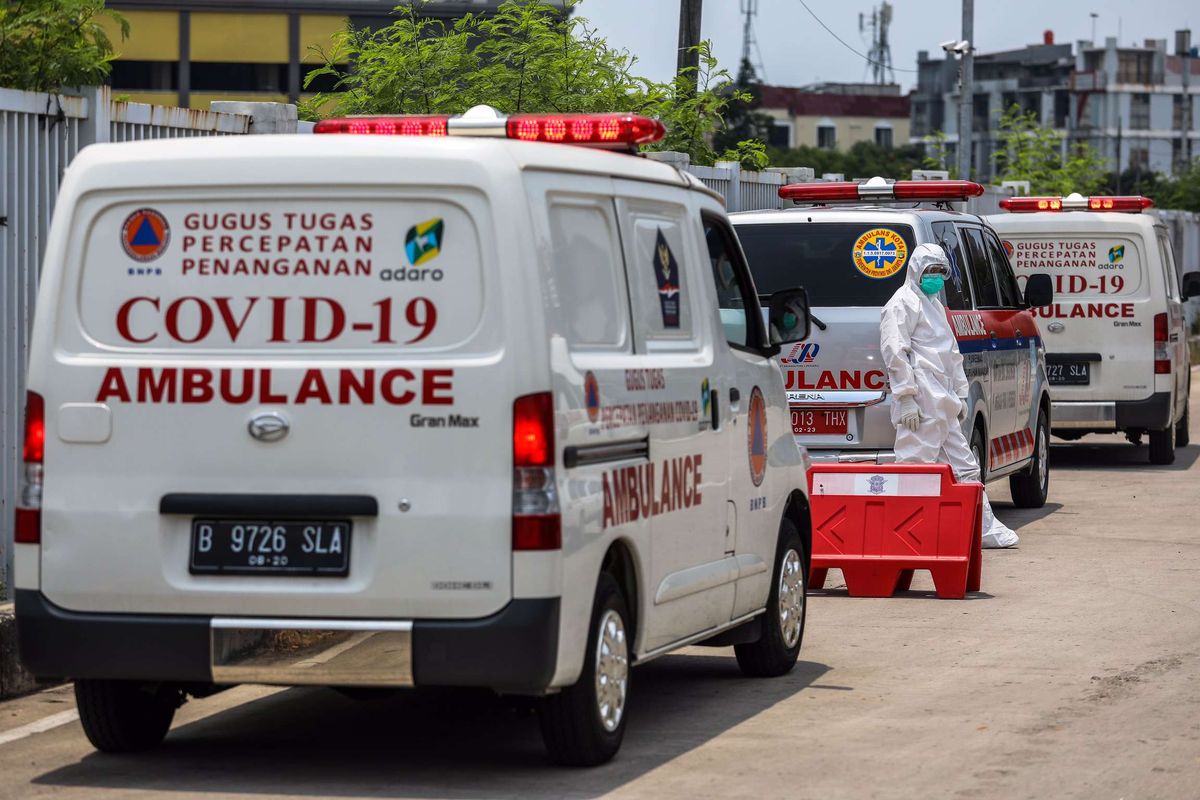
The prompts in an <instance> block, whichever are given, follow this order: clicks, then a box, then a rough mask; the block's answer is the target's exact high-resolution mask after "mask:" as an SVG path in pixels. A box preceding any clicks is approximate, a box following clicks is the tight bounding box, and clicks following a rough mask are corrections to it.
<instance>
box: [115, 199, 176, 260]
mask: <svg viewBox="0 0 1200 800" xmlns="http://www.w3.org/2000/svg"><path fill="white" fill-rule="evenodd" d="M170 241H171V228H170V226H169V225H167V220H166V217H164V216H163V215H162V214H160V213H158V212H157V211H155V210H154V209H152V208H139V209H138V210H137V211H135V212H133V213H132V214H130V215H129V216H128V217H126V218H125V224H124V225H122V226H121V247H123V248H125V255H127V256H129V257H130V258H132V259H133V260H134V261H139V262H141V263H145V262H147V261H153V260H154V259H156V258H158V257H159V256H161V255H162V254H163V251H165V250H166V249H167V243H168V242H170Z"/></svg>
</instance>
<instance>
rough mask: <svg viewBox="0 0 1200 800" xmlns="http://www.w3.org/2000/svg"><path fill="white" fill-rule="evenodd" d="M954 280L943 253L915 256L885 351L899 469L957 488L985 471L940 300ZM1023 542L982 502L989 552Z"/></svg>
mask: <svg viewBox="0 0 1200 800" xmlns="http://www.w3.org/2000/svg"><path fill="white" fill-rule="evenodd" d="M949 276H950V262H949V261H948V260H947V258H946V253H945V251H943V250H942V248H940V247H938V246H937V245H934V244H921V245H917V246H916V247H915V248H913V251H912V255H911V256H910V257H909V259H908V275H907V277H906V280H905V281H904V285H903V286H901V287H900V288H899V289H897V290H896V293H895V294H894V295H892V297H891V299H890V300H888V302H887V304H886V305H885V306H884V307H883V312H882V314H881V315H880V323H879V346H880V348H881V349H882V350H883V363H884V364H885V365H886V366H887V371H888V378H889V380H890V382H891V387H892V395H893V402H892V424H893V425H895V426H896V461H897V463H900V464H934V463H943V464H949V465H950V468H951V469H952V470H953V471H954V478H955V480H958V481H978V480H979V479H980V472H979V463H978V462H977V461H976V460H975V456H974V454H973V453H972V452H971V447H970V445H969V444H968V443H967V438H966V436H964V435H963V431H962V422H963V420H964V419H966V414H967V396H968V394H969V392H970V384H969V383H967V376H966V373H964V372H963V359H962V355H961V354H959V352H958V342H957V341H956V340H955V338H954V332H953V331H952V330H951V329H950V320H949V319H947V317H946V309H945V307H944V306H943V305H942V303H941V300H940V299H939V295H940V294H941V291H942V286H943V284H944V283H945V281H946V278H947V277H949ZM1016 543H1017V534H1016V532H1015V531H1013V530H1012V529H1011V528H1009V527H1008V526H1006V525H1005V524H1004V523H1003V522H1000V520H998V519H996V517H995V515H994V514H992V505H991V503H989V502H988V499H987V493H986V492H985V493H984V495H983V546H984V547H1012V546H1013V545H1015V544H1016Z"/></svg>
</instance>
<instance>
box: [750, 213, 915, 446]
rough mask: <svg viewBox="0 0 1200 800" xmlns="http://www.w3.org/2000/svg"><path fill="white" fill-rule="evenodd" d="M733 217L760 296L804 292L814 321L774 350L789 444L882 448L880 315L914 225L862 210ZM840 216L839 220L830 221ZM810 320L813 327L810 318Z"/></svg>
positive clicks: (888, 431) (891, 440) (896, 283)
mask: <svg viewBox="0 0 1200 800" xmlns="http://www.w3.org/2000/svg"><path fill="white" fill-rule="evenodd" d="M835 215H838V212H824V211H813V212H806V213H804V215H803V216H801V214H800V213H799V212H793V211H788V212H779V213H770V214H764V215H762V216H761V217H760V218H759V220H755V219H754V218H753V215H746V216H739V215H734V216H733V217H732V220H733V221H734V222H735V224H736V226H737V228H736V229H737V234H738V239H739V240H741V243H742V248H743V250H744V251H745V253H746V259H747V261H748V262H749V265H750V271H751V273H752V274H753V276H754V283H755V286H756V287H757V289H758V291H759V293H760V295H762V296H764V297H765V296H767V295H770V294H771V293H772V292H775V291H778V290H780V289H785V288H790V287H793V286H803V287H804V288H805V289H807V290H808V295H809V300H810V302H811V304H812V312H813V314H814V323H813V326H812V333H811V335H810V336H809V338H808V339H806V340H805V341H803V342H801V343H799V344H796V345H791V346H789V347H785V348H784V349H783V351H782V352H781V353H780V354H779V358H780V361H781V364H782V368H783V371H784V382H785V385H786V387H787V390H788V402H789V405H790V406H791V417H792V429H793V433H794V434H795V436H796V441H797V443H799V444H801V445H803V446H805V447H807V448H808V449H809V450H812V451H814V456H816V457H817V458H820V452H821V451H823V450H824V451H835V450H837V451H850V450H862V451H864V455H865V454H866V453H868V452H872V453H873V452H874V451H879V450H889V451H890V450H891V449H892V447H893V446H894V445H895V441H896V431H895V428H894V427H893V426H892V424H891V420H890V417H889V411H888V407H887V406H886V405H884V404H883V400H884V398H885V397H886V394H885V392H886V389H887V370H886V368H885V367H884V365H883V363H882V359H881V356H880V351H879V313H880V309H881V308H882V306H883V305H884V304H885V303H886V302H887V301H888V299H889V298H890V297H891V296H892V294H894V293H895V291H896V290H897V289H898V288H899V287H900V286H901V285H902V284H903V283H904V280H905V272H906V269H905V268H906V266H907V264H908V255H909V253H911V252H912V248H913V247H914V246H915V245H916V237H915V233H914V230H913V226H912V225H911V224H909V223H908V222H906V221H901V220H896V221H891V220H888V219H887V218H882V219H880V218H874V219H868V220H864V219H862V216H863V215H862V214H855V215H854V217H850V216H849V215H844V216H845V217H846V219H844V220H842V221H831V220H830V219H829V218H830V217H835V219H836V216H835ZM838 216H840V215H838ZM817 320H819V323H818V322H817Z"/></svg>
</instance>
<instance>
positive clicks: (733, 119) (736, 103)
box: [713, 59, 775, 152]
mask: <svg viewBox="0 0 1200 800" xmlns="http://www.w3.org/2000/svg"><path fill="white" fill-rule="evenodd" d="M726 91H727V92H728V97H729V103H728V104H727V105H726V106H725V113H724V125H723V126H722V127H721V129H720V130H718V131H717V132H716V133H715V134H714V135H713V147H714V148H716V149H717V150H733V151H735V152H736V151H737V149H738V147H739V145H740V144H741V142H746V141H757V142H763V143H764V147H765V142H766V141H767V139H768V136H769V134H770V132H771V128H772V127H773V126H774V124H775V121H774V120H773V119H772V118H771V115H770V114H764V113H763V112H762V111H759V109H760V108H762V84H761V83H760V82H759V80H758V75H757V74H756V73H755V72H754V65H753V64H751V63H750V62H749V61H748V60H746V59H742V64H741V66H740V67H739V68H738V74H737V78H736V79H735V80H734V82H733V83H732V84H730V85H729V86H728V87H726Z"/></svg>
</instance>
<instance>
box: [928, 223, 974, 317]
mask: <svg viewBox="0 0 1200 800" xmlns="http://www.w3.org/2000/svg"><path fill="white" fill-rule="evenodd" d="M933 235H934V237H935V238H936V239H937V243H938V244H940V245H941V246H942V249H943V250H945V251H946V258H948V259H950V280H948V281H946V308H948V309H950V310H951V311H966V310H968V309H970V308H971V284H970V283H969V281H968V278H967V262H966V260H965V258H964V256H963V247H962V242H960V241H959V237H958V231H957V230H955V228H954V223H953V222H935V223H933Z"/></svg>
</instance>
